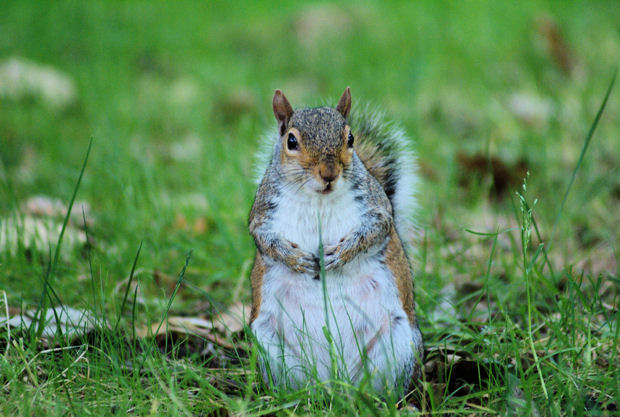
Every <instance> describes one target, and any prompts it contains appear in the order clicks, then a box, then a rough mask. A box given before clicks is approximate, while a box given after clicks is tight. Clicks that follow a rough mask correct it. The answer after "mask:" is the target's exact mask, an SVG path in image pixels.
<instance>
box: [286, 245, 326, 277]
mask: <svg viewBox="0 0 620 417" xmlns="http://www.w3.org/2000/svg"><path fill="white" fill-rule="evenodd" d="M289 244H290V248H289V256H288V262H287V264H288V266H289V268H291V269H292V270H293V271H295V272H298V273H300V274H315V273H317V272H318V270H319V259H318V258H317V257H316V256H314V255H312V254H311V253H309V252H306V251H304V250H301V249H299V247H298V246H297V245H296V244H293V243H290V242H289Z"/></svg>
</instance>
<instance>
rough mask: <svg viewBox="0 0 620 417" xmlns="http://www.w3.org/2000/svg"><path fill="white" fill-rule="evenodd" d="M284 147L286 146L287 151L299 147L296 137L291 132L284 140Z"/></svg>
mask: <svg viewBox="0 0 620 417" xmlns="http://www.w3.org/2000/svg"><path fill="white" fill-rule="evenodd" d="M286 147H287V148H288V150H289V151H296V150H298V149H299V144H298V143H297V138H296V137H295V135H293V134H292V133H289V134H288V139H287V141H286Z"/></svg>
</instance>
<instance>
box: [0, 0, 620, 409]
mask: <svg viewBox="0 0 620 417" xmlns="http://www.w3.org/2000/svg"><path fill="white" fill-rule="evenodd" d="M618 15H620V5H619V4H618V3H617V2H609V1H596V2H580V1H576V2H562V3H561V4H558V3H556V2H551V1H543V0H536V1H534V0H532V1H523V2H518V4H510V3H507V2H506V3H504V2H501V3H498V2H494V3H492V4H484V3H481V2H430V1H429V2H415V3H412V2H394V3H391V4H390V7H384V6H383V4H382V3H379V2H371V1H368V2H357V3H342V4H339V5H334V4H322V3H321V4H316V5H314V6H308V5H304V4H301V3H291V2H276V3H274V2H269V3H265V4H254V3H250V2H247V3H245V2H244V3H243V4H241V3H239V4H237V5H236V6H235V7H231V6H230V5H228V4H225V3H217V2H205V3H194V2H187V1H181V2H169V3H152V2H137V1H131V2H125V3H122V4H120V3H119V4H116V3H114V4H113V3H111V2H103V1H96V2H75V1H65V2H59V3H57V4H54V5H51V4H50V5H48V4H47V3H45V4H43V3H40V2H33V1H14V2H5V3H3V4H2V6H0V68H1V65H2V63H4V62H5V60H6V59H8V58H10V57H17V58H20V59H26V60H30V61H33V62H35V63H38V64H42V65H49V66H51V67H53V68H55V69H57V70H59V71H62V72H63V73H65V74H66V75H67V76H68V77H70V79H71V80H73V82H74V84H75V88H76V94H75V99H74V100H72V101H70V102H69V104H67V105H66V106H61V107H54V106H52V105H49V104H47V103H46V102H45V101H44V100H43V99H41V98H40V97H39V96H38V95H37V94H26V95H24V96H21V97H19V98H11V97H8V96H6V95H3V94H2V91H4V90H2V85H1V83H2V81H1V80H2V78H1V76H0V231H1V230H2V227H3V226H5V225H10V224H15V222H18V223H19V224H22V226H23V225H24V222H26V221H29V220H28V219H31V218H37V217H36V216H32V215H31V213H29V212H28V210H27V209H25V208H24V203H25V202H26V201H27V200H28V199H29V198H30V197H32V196H35V195H45V196H48V197H52V198H58V199H60V200H61V201H63V202H64V204H65V205H66V206H68V205H69V204H70V202H74V203H75V204H74V207H73V212H74V213H73V215H72V216H71V217H68V218H67V222H66V224H65V226H66V227H63V220H65V219H64V218H63V216H62V215H60V216H58V217H54V218H53V219H52V221H53V222H54V225H55V227H61V228H62V230H65V234H64V237H63V239H62V245H60V238H59V236H58V233H56V234H51V237H50V238H49V239H47V240H45V239H44V242H43V244H41V245H39V246H38V247H36V248H35V247H33V245H31V244H29V243H28V241H27V238H26V237H25V236H26V233H25V232H24V230H21V231H20V233H19V234H18V236H19V237H18V238H16V239H13V240H12V241H11V242H10V243H11V244H10V245H8V246H5V247H3V248H2V247H0V309H1V310H0V311H2V313H0V317H2V316H4V309H5V307H7V308H8V306H10V307H11V314H12V315H15V314H16V312H19V311H20V310H24V311H26V310H31V309H37V308H45V307H49V306H50V305H54V306H58V305H66V306H71V307H74V308H77V309H88V310H91V311H92V312H93V315H94V317H95V320H96V321H97V322H99V323H107V324H108V325H109V326H103V327H102V328H99V329H98V330H93V331H91V332H89V333H88V334H87V335H84V336H81V337H79V338H77V339H74V338H71V337H69V335H65V338H64V339H62V340H58V341H57V343H53V344H51V345H46V343H45V338H43V339H42V338H41V335H42V334H41V332H42V330H43V329H42V327H40V326H39V325H38V324H37V323H35V324H33V325H32V326H30V328H29V329H27V330H23V331H17V330H15V329H13V330H12V331H11V333H10V335H9V332H8V331H7V330H6V328H5V327H4V326H0V327H1V328H0V414H2V415H5V414H6V415H32V414H36V415H48V414H49V415H57V414H62V415H65V414H74V415H89V414H94V415H110V414H113V413H115V414H117V415H125V414H136V415H149V414H153V415H187V414H190V415H191V414H194V415H207V414H209V413H214V414H217V413H219V414H223V415H224V414H240V415H241V414H250V415H259V414H269V413H276V414H280V415H289V414H293V413H299V414H303V413H310V414H313V413H317V414H318V413H321V414H331V415H369V414H381V415H383V414H385V415H387V414H390V415H392V414H396V413H405V412H406V410H405V409H404V406H405V405H406V404H415V405H416V406H417V407H418V408H419V409H420V410H422V411H424V412H427V413H429V414H430V413H435V414H445V413H456V414H485V415H486V414H506V410H509V411H511V412H514V413H515V414H522V415H530V414H532V413H533V410H537V411H538V413H539V414H540V415H582V414H597V413H598V414H606V413H607V414H612V413H613V412H614V410H616V412H617V408H618V406H619V403H620V392H619V389H618V387H619V386H620V381H619V375H618V371H617V367H618V353H619V351H620V347H619V346H618V336H619V332H620V331H619V326H618V324H619V323H620V317H619V314H620V313H619V312H618V302H619V291H618V287H619V284H620V277H619V268H618V255H617V250H618V249H617V241H618V232H619V230H620V223H619V218H618V210H617V207H618V205H619V200H620V183H619V182H618V178H620V175H619V174H620V173H619V170H618V166H620V163H619V153H618V149H620V137H619V136H618V132H619V131H620V118H619V117H618V106H619V104H618V103H619V101H618V88H617V85H616V88H615V89H613V90H611V93H610V95H609V99H608V101H607V104H606V107H605V110H604V112H602V114H598V115H597V112H598V111H599V109H600V108H601V103H602V102H603V101H604V99H605V94H606V92H607V91H608V90H607V89H608V87H609V86H610V81H611V78H612V76H613V74H614V71H615V68H616V67H617V64H618V62H619V58H620V40H619V39H620V36H619V32H620V26H619V25H618V22H617V16H618ZM553 22H555V24H556V25H557V27H558V28H559V31H560V33H561V36H560V39H561V40H560V41H559V43H557V42H556V43H554V41H553V39H557V38H553V36H549V35H545V33H547V32H548V31H549V30H551V31H552V30H553V29H552V28H553V25H554V23H553ZM549 28H551V29H549ZM554 45H555V46H554ZM562 45H565V46H566V47H565V46H562ZM554 47H555V49H554ZM554 51H555V52H554ZM563 52H566V53H567V54H568V56H569V62H572V64H570V65H569V67H570V68H571V69H569V70H567V69H566V68H564V67H563V66H562V65H563V64H562V62H561V59H560V58H558V56H559V55H558V54H560V55H561V53H563ZM347 85H350V86H351V90H352V95H353V101H354V103H359V102H362V101H369V102H371V103H372V104H375V105H378V106H379V107H381V108H384V109H385V110H386V112H387V114H389V115H390V117H391V118H392V119H394V120H396V121H398V122H400V123H401V124H402V125H403V127H404V128H405V130H406V131H407V132H408V133H409V134H410V136H411V137H412V138H414V139H415V142H416V149H417V152H418V155H419V160H420V164H421V175H422V185H421V192H420V205H421V207H422V209H421V213H420V216H419V223H420V225H421V232H422V233H421V235H422V236H421V238H420V243H419V245H418V247H419V259H418V262H417V265H416V271H417V274H416V303H417V314H418V317H419V319H420V322H421V330H422V333H423V335H424V338H425V344H426V373H425V377H424V381H423V382H422V383H421V384H420V387H419V388H418V389H417V390H415V391H414V392H412V393H411V395H410V396H408V397H407V398H406V399H405V400H404V401H401V402H400V403H397V402H396V400H395V399H388V400H382V399H380V398H377V397H376V396H375V395H374V394H372V393H370V392H369V391H368V390H366V389H365V388H364V387H362V388H360V389H353V388H352V387H346V386H344V385H342V384H336V385H333V386H331V387H327V386H326V387H310V388H308V389H305V390H300V391H299V392H292V393H286V392H275V391H272V390H270V389H269V388H267V387H265V386H264V385H263V384H262V382H261V380H260V374H259V372H258V370H257V363H256V356H257V354H258V353H257V352H256V351H255V349H254V348H248V345H249V342H250V340H249V339H250V335H249V334H248V333H247V332H246V333H244V334H235V335H234V336H233V339H232V341H233V342H234V343H233V344H234V346H236V348H235V349H225V348H221V347H217V346H216V347H213V345H212V344H210V343H208V342H207V341H205V340H201V339H197V338H189V339H187V338H184V337H180V336H178V335H176V336H175V337H172V336H171V337H164V336H157V337H155V336H152V337H149V336H144V335H142V334H140V333H139V331H138V330H140V329H144V328H145V327H148V328H150V327H151V325H153V324H155V326H156V327H157V325H161V326H162V327H163V328H166V327H167V326H168V323H167V320H166V318H167V317H169V316H171V315H176V316H178V315H187V316H198V315H205V316H206V317H212V316H213V315H215V314H216V313H217V312H218V311H221V310H225V309H226V308H227V307H228V306H229V305H231V304H234V303H235V302H237V301H243V302H248V301H249V297H250V286H249V278H248V275H249V267H250V266H251V260H252V256H253V250H254V248H253V243H252V241H251V238H250V237H249V234H248V232H247V215H248V212H249V208H250V206H251V204H252V199H253V193H254V191H255V185H254V182H253V179H252V172H253V166H252V164H253V154H254V152H255V150H256V149H257V148H258V142H259V140H260V137H261V136H262V134H263V132H264V131H265V129H268V128H272V127H273V126H274V123H275V120H274V119H273V116H272V113H271V96H272V94H273V90H274V89H275V88H281V89H283V91H284V92H285V93H286V94H287V97H288V98H289V99H290V100H291V102H292V104H293V105H294V106H301V105H313V104H316V103H320V102H321V100H323V99H326V100H328V101H329V102H333V103H334V104H335V100H337V98H338V97H339V96H340V94H341V93H342V90H343V89H344V87H345V86H347ZM519 100H521V103H525V104H524V106H525V112H523V111H520V110H519V109H517V108H516V107H518V106H517V104H518V103H517V102H518V101H519ZM515 103H517V104H515ZM528 111H529V112H530V113H528ZM599 116H600V119H599ZM595 119H596V120H597V121H598V124H597V125H596V130H595V131H593V134H592V132H590V133H589V131H590V129H591V128H592V127H593V126H594V121H595ZM91 138H92V148H90V145H89V142H90V140H91ZM89 149H90V153H89V154H88V155H89V156H88V161H87V163H86V165H85V168H84V169H82V167H83V164H84V163H85V161H86V157H85V155H87V153H88V150H89ZM476 157H479V159H478V160H476ZM502 167H505V168H506V169H505V170H504V171H502ZM491 171H492V172H493V175H491V174H489V172H491ZM528 171H529V177H528V179H527V189H526V188H524V187H523V186H522V185H523V183H524V178H525V172H528ZM82 173H83V176H82ZM79 178H81V183H80V182H79V180H78V179H79ZM78 185H79V188H78ZM74 190H77V194H76V195H73V193H74ZM517 192H519V193H520V194H519V195H517V194H516V193H517ZM84 201H85V202H87V203H88V205H89V207H90V210H89V211H88V212H85V213H84V215H83V214H82V208H81V207H82V205H81V202H84ZM37 219H40V218H37ZM20 222H22V223H20ZM83 223H86V224H87V227H86V228H84V227H83ZM25 227H26V226H23V228H25ZM86 235H87V237H85V236H86ZM76 236H84V239H87V240H86V243H84V242H83V241H80V240H79V239H80V238H78V237H76ZM75 239H78V240H77V242H78V243H76V240H75ZM0 242H2V240H1V239H0ZM80 242H81V243H80ZM9 246H11V247H12V248H13V249H11V248H9ZM190 253H191V256H190V255H189V254H190ZM5 294H6V300H7V301H6V303H8V305H5V304H6V303H5V301H4V295H5ZM409 411H411V410H409Z"/></svg>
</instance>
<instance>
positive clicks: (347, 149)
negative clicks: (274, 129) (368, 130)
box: [273, 87, 355, 194]
mask: <svg viewBox="0 0 620 417" xmlns="http://www.w3.org/2000/svg"><path fill="white" fill-rule="evenodd" d="M350 110H351V90H350V89H349V87H347V88H346V90H345V91H344V94H343V95H342V97H341V98H340V100H339V101H338V105H337V106H336V108H335V109H334V108H331V107H318V108H305V109H297V110H293V107H292V106H291V104H290V103H289V101H288V100H287V99H286V97H285V96H284V94H283V93H282V91H280V90H276V92H275V94H274V96H273V113H274V115H275V116H276V120H277V121H278V132H279V134H280V145H281V152H280V164H281V167H282V171H283V173H284V175H285V176H286V177H287V179H289V180H290V181H292V182H294V183H299V184H300V186H301V187H305V188H308V189H310V190H311V191H314V192H317V193H320V194H329V193H331V192H332V191H333V190H334V189H336V188H338V187H339V186H340V185H341V184H340V183H342V179H341V177H342V175H343V172H345V171H346V170H347V169H348V168H349V167H350V165H351V162H352V160H353V152H354V149H353V145H354V141H355V139H354V137H353V134H352V133H351V128H350V127H349V125H348V124H347V118H348V116H349V111H350Z"/></svg>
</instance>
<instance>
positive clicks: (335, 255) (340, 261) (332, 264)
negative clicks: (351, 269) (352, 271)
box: [324, 244, 345, 271]
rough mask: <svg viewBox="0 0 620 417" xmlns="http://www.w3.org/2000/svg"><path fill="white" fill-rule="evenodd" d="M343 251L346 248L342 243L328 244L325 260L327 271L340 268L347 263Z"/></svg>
mask: <svg viewBox="0 0 620 417" xmlns="http://www.w3.org/2000/svg"><path fill="white" fill-rule="evenodd" d="M343 251H344V249H343V246H342V244H340V245H333V246H327V247H326V248H325V253H324V255H325V257H324V261H325V270H326V271H329V270H332V269H337V268H340V267H341V266H342V265H344V264H345V260H344V258H343V257H342V254H343Z"/></svg>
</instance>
